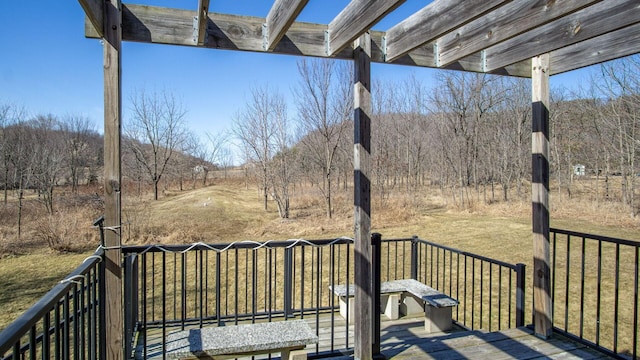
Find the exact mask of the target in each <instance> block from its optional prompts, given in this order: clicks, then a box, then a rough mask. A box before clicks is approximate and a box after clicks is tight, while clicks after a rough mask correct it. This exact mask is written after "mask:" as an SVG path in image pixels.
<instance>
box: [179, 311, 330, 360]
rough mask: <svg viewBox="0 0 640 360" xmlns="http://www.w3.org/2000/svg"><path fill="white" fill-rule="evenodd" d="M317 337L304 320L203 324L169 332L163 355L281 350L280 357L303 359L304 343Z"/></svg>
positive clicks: (203, 355) (222, 356)
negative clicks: (217, 324)
mask: <svg viewBox="0 0 640 360" xmlns="http://www.w3.org/2000/svg"><path fill="white" fill-rule="evenodd" d="M317 342H318V337H317V336H316V335H315V334H314V333H313V331H312V330H311V328H310V327H309V325H308V324H307V323H306V322H305V321H304V320H289V321H278V322H265V323H256V324H242V325H231V326H221V327H205V328H202V329H190V330H182V331H174V332H171V333H170V334H169V335H168V336H167V340H166V349H167V350H166V351H167V352H166V358H167V359H232V358H237V357H240V356H251V355H257V354H269V353H278V352H279V353H281V358H282V359H292V360H300V359H306V358H307V353H306V351H305V350H304V348H305V346H306V345H309V344H316V343H317Z"/></svg>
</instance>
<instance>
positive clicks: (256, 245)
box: [122, 237, 353, 255]
mask: <svg viewBox="0 0 640 360" xmlns="http://www.w3.org/2000/svg"><path fill="white" fill-rule="evenodd" d="M351 243H353V239H351V238H348V237H339V238H335V239H321V240H305V239H290V240H267V241H264V242H258V241H252V240H244V241H236V242H232V243H224V244H207V243H202V242H199V243H195V244H185V245H128V246H123V247H122V253H123V254H124V255H127V254H136V253H146V252H173V253H177V252H189V251H196V250H210V251H216V252H223V251H227V250H234V249H249V250H251V249H253V250H257V249H269V248H292V247H296V246H327V245H339V244H351Z"/></svg>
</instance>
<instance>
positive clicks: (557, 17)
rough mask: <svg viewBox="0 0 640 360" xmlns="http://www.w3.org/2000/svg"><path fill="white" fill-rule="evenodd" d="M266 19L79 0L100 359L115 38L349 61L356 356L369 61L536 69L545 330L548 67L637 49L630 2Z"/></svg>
mask: <svg viewBox="0 0 640 360" xmlns="http://www.w3.org/2000/svg"><path fill="white" fill-rule="evenodd" d="M273 1H274V3H273V5H272V7H271V10H270V11H269V13H268V14H267V15H266V17H264V18H263V17H250V16H239V15H228V14H215V13H209V2H210V1H209V0H198V2H197V4H195V0H194V7H195V6H197V8H195V9H194V10H181V9H170V8H162V7H153V6H142V5H133V4H122V3H121V0H79V2H80V4H81V5H82V7H83V8H84V11H85V13H86V17H87V21H86V36H87V37H91V38H100V39H103V40H104V100H105V101H104V139H105V149H104V150H105V151H104V154H105V155H104V165H105V170H104V179H105V229H107V230H108V231H106V233H105V248H106V258H107V275H106V279H105V281H106V292H107V303H106V304H105V309H106V316H107V319H109V322H108V326H107V333H106V341H107V357H108V358H109V359H122V358H123V356H124V353H123V341H124V340H123V314H122V309H123V307H122V294H121V291H122V290H121V289H122V282H121V280H122V279H121V273H122V272H121V267H120V262H121V253H120V245H121V239H120V235H121V232H120V225H121V201H120V198H121V192H120V184H121V180H122V176H121V145H120V144H121V136H122V132H121V117H122V92H121V66H122V65H121V55H122V54H121V49H122V48H121V43H122V41H135V42H145V43H158V44H171V45H183V46H191V47H201V48H209V49H224V50H240V51H252V52H262V53H275V54H289V55H296V56H312V57H326V58H336V59H350V60H353V62H354V70H355V84H354V86H355V88H354V120H355V121H354V126H355V129H354V130H355V131H354V134H355V137H354V184H355V185H354V186H355V191H354V208H355V223H356V227H355V252H356V256H355V285H356V306H355V319H356V320H355V321H356V333H355V357H356V358H358V359H371V358H373V357H376V356H377V355H379V345H380V344H379V338H380V335H379V333H376V329H375V317H376V316H377V311H375V309H374V303H375V300H374V298H375V297H376V296H377V295H376V294H375V293H374V289H373V285H372V281H371V278H372V276H371V272H372V255H371V242H370V238H371V234H370V225H371V224H370V173H369V155H370V146H371V142H370V119H371V117H370V113H371V95H370V78H371V66H370V65H371V62H375V63H389V64H401V65H410V66H419V67H428V68H437V69H452V70H461V71H472V72H478V73H490V74H500V75H509V76H519V77H531V78H532V84H533V86H532V104H533V105H532V106H533V119H532V124H533V126H532V213H533V229H532V230H533V249H534V251H533V253H534V267H533V279H534V284H533V286H534V294H533V296H534V298H533V300H534V312H533V316H534V325H535V331H536V334H537V335H538V336H541V337H548V336H549V335H550V334H551V329H552V324H551V309H552V306H551V305H552V304H551V297H550V270H549V211H548V199H549V197H548V191H549V161H548V147H549V142H548V139H549V123H548V121H549V112H548V102H549V77H550V76H551V75H554V74H558V73H562V72H566V71H571V70H574V69H577V68H581V67H585V66H589V65H593V64H597V63H600V62H603V61H607V60H612V59H616V58H619V57H623V56H628V55H632V54H635V53H637V52H640V1H638V0H606V1H594V0H566V1H555V0H544V1H532V0H466V1H465V0H433V1H430V2H428V4H427V5H426V6H425V7H424V8H422V9H421V10H419V11H418V12H416V13H414V14H413V15H411V16H410V17H408V18H406V19H404V20H403V21H401V22H399V23H398V24H396V25H394V26H393V27H391V28H390V29H388V30H387V31H373V30H371V28H372V27H373V26H374V25H375V24H376V23H377V22H379V21H380V20H381V19H383V18H384V17H385V16H387V15H388V14H390V13H391V12H393V11H394V10H396V9H397V8H398V7H399V6H400V5H401V4H402V3H403V2H404V0H352V1H350V2H349V4H348V5H347V6H346V7H345V8H344V9H343V10H342V11H341V12H340V13H339V14H338V15H337V16H336V17H335V18H334V19H333V20H332V21H331V22H330V23H329V24H311V23H302V22H296V17H297V16H298V14H300V12H301V11H302V10H303V9H304V7H305V6H306V5H307V3H308V0H273Z"/></svg>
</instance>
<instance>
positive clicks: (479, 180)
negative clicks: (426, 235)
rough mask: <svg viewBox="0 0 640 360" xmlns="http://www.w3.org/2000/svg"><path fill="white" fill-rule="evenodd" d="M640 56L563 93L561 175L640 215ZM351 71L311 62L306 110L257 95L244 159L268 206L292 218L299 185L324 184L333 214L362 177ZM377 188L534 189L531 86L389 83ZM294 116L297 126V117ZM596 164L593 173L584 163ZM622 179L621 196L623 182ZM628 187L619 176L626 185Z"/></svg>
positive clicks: (380, 104)
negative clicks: (335, 197) (337, 195)
mask: <svg viewBox="0 0 640 360" xmlns="http://www.w3.org/2000/svg"><path fill="white" fill-rule="evenodd" d="M639 59H640V58H638V57H629V58H625V59H621V60H616V61H613V62H609V63H606V64H603V65H600V66H599V67H598V68H597V69H598V71H594V75H592V76H591V78H590V79H588V81H585V82H584V83H583V84H582V85H581V86H579V87H578V89H579V90H577V91H573V92H569V91H568V90H566V89H565V88H562V87H555V88H552V96H551V97H552V99H551V104H550V128H551V132H550V134H551V135H550V137H551V138H550V139H549V140H550V146H551V154H550V172H551V176H552V180H553V182H554V186H557V189H558V191H560V192H561V193H562V194H566V195H567V196H569V197H571V196H572V185H573V182H574V181H575V180H576V179H577V178H579V177H583V178H585V177H586V176H588V178H589V179H591V180H593V182H594V184H595V185H594V186H593V187H594V190H595V191H594V192H595V196H594V198H593V199H594V201H618V202H621V203H622V204H624V205H625V206H626V207H628V208H629V209H630V210H631V211H632V213H633V215H634V216H635V215H637V214H638V212H639V209H640V207H639V206H638V204H637V200H636V197H637V195H636V190H637V179H636V178H637V177H638V176H640V172H639V167H638V163H637V162H636V159H638V156H639V155H640V133H639V130H640V122H639V114H640V101H639V100H640V98H639V96H640V86H639V85H640V71H639V70H640V60H639ZM349 65H350V64H349V63H341V62H340V61H333V60H326V59H323V60H306V59H305V60H300V61H299V62H298V83H297V86H296V87H295V89H294V91H293V95H294V96H293V99H294V100H293V101H294V105H295V111H294V112H292V113H293V115H291V113H290V112H288V111H287V110H286V109H287V104H286V102H285V101H284V97H283V95H282V94H281V93H280V92H279V91H278V90H277V89H272V88H270V87H268V86H264V87H258V88H254V89H252V92H251V94H252V96H251V98H250V99H249V101H248V102H247V104H246V106H245V108H244V109H242V110H240V111H239V112H238V113H237V115H236V116H235V118H234V128H233V134H234V135H235V137H236V138H237V139H239V140H240V144H241V146H242V149H243V154H244V161H245V163H246V164H249V165H250V166H251V168H252V169H253V170H254V171H255V174H257V176H256V180H257V182H258V183H259V186H260V188H261V189H262V193H263V196H264V197H263V201H264V206H265V208H266V207H267V199H268V196H269V195H270V196H271V197H272V198H273V199H274V200H275V202H276V203H277V206H278V210H279V213H280V215H281V216H282V217H287V216H288V214H289V203H290V201H289V200H290V198H289V195H288V194H290V190H289V188H290V186H291V184H293V183H295V182H297V181H306V182H307V183H310V184H312V185H314V186H315V187H316V188H317V189H318V190H319V193H320V194H321V195H322V197H323V199H324V204H325V207H326V214H327V216H328V217H331V214H332V207H331V196H332V195H331V194H332V191H333V190H334V189H335V187H336V184H340V183H342V184H343V185H344V186H343V187H346V186H348V184H349V181H350V179H351V177H352V171H353V170H352V162H353V160H352V157H353V139H352V131H351V130H352V129H353V126H352V119H351V116H352V104H353V101H352V97H353V94H352V91H351V84H352V83H353V81H352V77H353V75H352V73H351V68H350V66H349ZM372 105H373V106H372V107H373V110H372V111H373V113H372V114H371V116H372V122H371V124H372V125H371V126H372V129H371V132H372V145H371V147H372V149H371V159H372V160H371V161H372V164H371V173H372V179H370V180H371V183H372V191H373V194H374V196H378V197H379V198H380V199H381V200H382V201H384V200H385V199H386V198H387V197H388V196H389V194H390V193H391V192H394V191H396V192H397V191H403V192H407V193H412V192H415V191H416V190H418V189H420V188H423V187H426V186H431V187H435V188H437V189H440V191H441V193H442V194H443V195H444V196H445V199H447V201H449V203H450V204H453V205H455V206H458V207H461V208H466V207H470V206H472V205H473V204H474V203H479V202H484V203H492V202H496V201H510V200H511V199H512V198H514V197H515V198H524V197H526V194H528V193H529V185H528V184H529V182H530V179H531V117H532V114H531V82H530V80H529V79H519V78H509V77H501V76H494V75H487V74H472V73H463V72H455V71H450V72H445V71H442V72H439V73H438V75H436V76H435V77H434V78H433V79H432V80H431V81H429V82H425V80H424V79H421V78H418V77H417V76H415V75H412V76H409V77H408V78H406V79H403V80H396V81H377V82H374V84H373V89H372ZM289 117H291V118H289ZM579 165H582V166H584V167H585V168H586V169H587V170H586V173H585V174H584V175H583V174H581V173H579V172H577V170H576V167H579ZM612 179H616V181H615V182H618V181H619V182H620V183H621V184H622V188H621V190H620V191H617V190H616V191H614V187H613V185H612V184H613V183H614V182H613V181H612ZM618 179H619V180H618Z"/></svg>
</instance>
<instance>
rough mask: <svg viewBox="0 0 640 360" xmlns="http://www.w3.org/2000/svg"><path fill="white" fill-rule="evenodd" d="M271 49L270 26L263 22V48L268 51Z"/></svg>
mask: <svg viewBox="0 0 640 360" xmlns="http://www.w3.org/2000/svg"><path fill="white" fill-rule="evenodd" d="M268 49H269V26H268V25H267V24H262V50H264V51H267V50H268Z"/></svg>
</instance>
